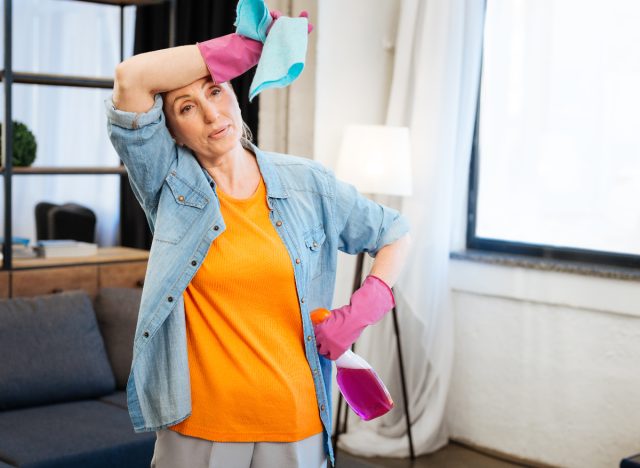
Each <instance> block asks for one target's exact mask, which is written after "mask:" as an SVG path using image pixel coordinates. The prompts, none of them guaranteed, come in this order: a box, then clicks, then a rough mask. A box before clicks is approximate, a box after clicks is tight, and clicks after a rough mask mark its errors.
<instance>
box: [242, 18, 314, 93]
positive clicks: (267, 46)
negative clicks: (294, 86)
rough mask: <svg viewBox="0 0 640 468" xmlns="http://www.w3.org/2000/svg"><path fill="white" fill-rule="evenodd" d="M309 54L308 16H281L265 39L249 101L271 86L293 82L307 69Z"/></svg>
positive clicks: (280, 86)
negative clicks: (305, 64) (306, 59)
mask: <svg viewBox="0 0 640 468" xmlns="http://www.w3.org/2000/svg"><path fill="white" fill-rule="evenodd" d="M306 54H307V19H306V18H288V17H284V16H282V17H280V18H279V19H278V21H276V22H275V24H274V25H273V27H272V28H271V31H269V36H268V37H267V40H266V42H265V43H264V48H263V49H262V55H261V56H260V61H259V62H258V68H257V70H256V74H255V76H254V77H253V81H252V82H251V87H250V88H249V101H251V100H253V98H254V97H256V96H257V95H258V94H259V93H261V92H262V91H264V90H265V89H268V88H284V87H285V86H288V85H290V84H291V83H292V82H293V81H294V80H295V79H296V78H298V76H300V73H302V70H303V69H304V60H305V56H306Z"/></svg>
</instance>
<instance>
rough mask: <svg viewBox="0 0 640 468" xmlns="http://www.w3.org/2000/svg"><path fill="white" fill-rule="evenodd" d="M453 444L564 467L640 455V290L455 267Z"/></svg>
mask: <svg viewBox="0 0 640 468" xmlns="http://www.w3.org/2000/svg"><path fill="white" fill-rule="evenodd" d="M451 286H452V294H453V304H454V311H455V350H456V357H455V364H454V370H453V376H452V385H451V392H450V397H449V404H448V416H447V419H448V423H449V427H450V430H451V437H453V438H456V439H460V440H463V441H467V442H471V443H473V444H475V445H479V446H482V447H487V448H491V449H494V450H498V451H500V452H504V453H509V454H512V455H515V456H517V457H521V458H526V459H530V460H536V461H542V462H545V463H548V464H552V465H557V466H567V467H612V466H618V464H619V462H620V460H621V459H622V458H623V457H625V456H629V455H631V454H634V453H637V452H640V391H638V389H639V388H640V373H639V372H638V370H639V365H640V287H639V285H638V283H637V282H633V281H624V280H611V279H603V278H595V277H589V276H582V275H577V274H566V273H558V272H548V271H546V272H545V271H537V270H528V269H522V268H515V267H506V266H497V265H486V264H478V263H471V262H467V261H457V260H456V261H452V270H451Z"/></svg>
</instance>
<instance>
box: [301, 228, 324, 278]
mask: <svg viewBox="0 0 640 468" xmlns="http://www.w3.org/2000/svg"><path fill="white" fill-rule="evenodd" d="M326 238H327V236H326V235H325V233H324V229H323V228H322V226H317V227H315V228H313V229H311V230H309V231H307V232H306V233H305V234H304V245H305V247H306V252H307V255H308V259H309V260H308V265H309V271H310V277H311V279H312V280H314V279H316V278H318V277H319V276H320V275H321V274H322V258H321V257H322V245H323V244H324V241H325V240H326Z"/></svg>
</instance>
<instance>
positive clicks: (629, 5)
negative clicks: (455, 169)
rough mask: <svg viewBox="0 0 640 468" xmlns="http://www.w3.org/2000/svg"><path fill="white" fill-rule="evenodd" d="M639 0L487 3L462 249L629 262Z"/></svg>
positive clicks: (637, 214) (636, 194)
mask: <svg viewBox="0 0 640 468" xmlns="http://www.w3.org/2000/svg"><path fill="white" fill-rule="evenodd" d="M639 21H640V2H638V1H637V0H615V1H611V0H591V1H588V2H584V1H580V0H546V1H541V0H487V3H486V18H485V31H484V44H483V59H482V75H481V84H480V93H479V100H478V113H477V118H476V131H475V144H474V150H473V155H472V168H471V177H470V196H469V231H468V235H467V243H468V247H469V248H479V249H487V250H497V251H507V252H514V253H526V254H532V255H538V256H546V257H557V258H565V259H575V260H586V261H596V262H605V263H611V264H618V265H627V266H636V267H637V266H640V209H638V208H637V207H638V200H640V138H639V137H638V135H639V134H640V86H639V85H638V83H640V45H639V44H640V29H639V28H638V27H637V24H638V22H639Z"/></svg>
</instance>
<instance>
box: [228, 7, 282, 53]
mask: <svg viewBox="0 0 640 468" xmlns="http://www.w3.org/2000/svg"><path fill="white" fill-rule="evenodd" d="M272 22H273V19H272V18H271V15H270V14H269V9H268V8H267V5H266V4H265V3H264V0H240V1H239V2H238V6H237V7H236V22H235V23H234V24H233V25H234V26H235V27H236V33H238V34H240V35H241V36H245V37H248V38H249V39H253V40H254V41H260V42H263V43H264V41H265V40H266V38H267V30H268V29H269V26H270V25H271V23H272Z"/></svg>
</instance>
